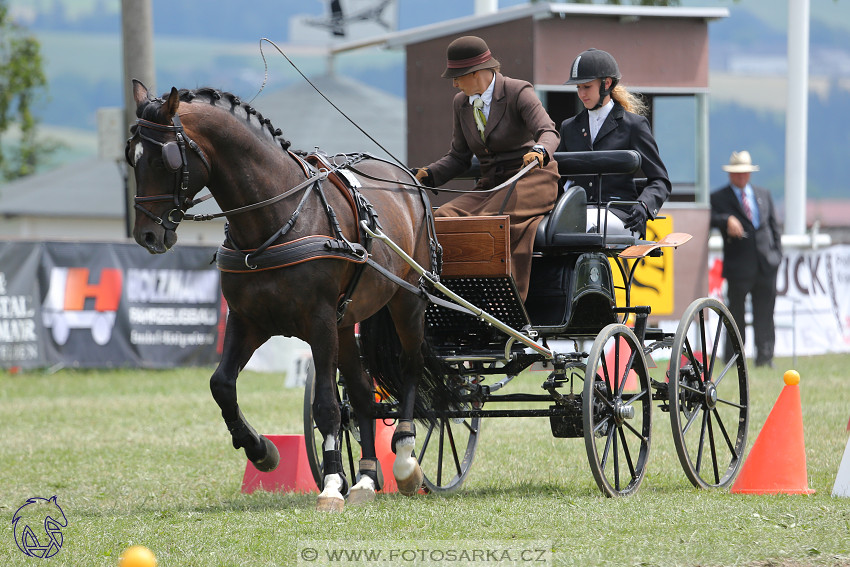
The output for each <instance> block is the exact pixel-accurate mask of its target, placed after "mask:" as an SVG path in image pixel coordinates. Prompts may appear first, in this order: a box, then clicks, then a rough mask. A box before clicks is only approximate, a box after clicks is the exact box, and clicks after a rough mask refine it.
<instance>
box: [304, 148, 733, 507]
mask: <svg viewBox="0 0 850 567" xmlns="http://www.w3.org/2000/svg"><path fill="white" fill-rule="evenodd" d="M555 159H556V160H557V161H558V165H559V170H560V172H561V174H562V175H592V176H595V177H596V182H595V183H594V186H595V187H596V188H597V195H598V193H599V192H601V186H602V184H603V183H604V178H605V176H606V175H609V174H623V173H630V174H631V173H635V172H636V171H638V170H639V167H640V155H639V154H638V153H637V152H635V151H632V150H617V151H602V152H574V153H558V154H556V155H555ZM471 171H472V173H471V174H470V175H474V171H475V168H474V167H473V170H471ZM636 182H637V183H640V182H641V180H639V179H638V180H636ZM621 204H622V203H621ZM588 206H593V207H596V208H597V210H598V211H600V212H601V211H602V210H603V209H604V208H605V207H606V205H602V206H601V207H600V206H599V203H598V197H597V198H596V199H593V198H591V199H590V202H588V198H587V194H586V191H585V190H584V188H582V187H578V186H571V187H569V188H568V189H567V190H566V191H564V192H563V194H562V195H561V196H560V198H559V199H558V201H557V203H556V205H555V207H554V208H553V210H552V211H551V212H550V213H549V214H547V215H546V216H545V217H544V219H543V221H542V222H541V223H540V225H539V227H538V229H537V234H536V238H535V244H534V257H533V261H532V273H531V283H530V289H529V293H528V299H527V301H526V302H524V303H523V301H522V300H521V299H520V298H519V296H518V294H517V291H516V287H515V286H514V284H513V280H512V277H511V275H510V268H509V263H510V247H509V245H508V239H509V232H508V227H507V225H508V222H509V219H508V217H507V216H494V217H461V218H439V219H436V221H437V223H436V229H437V230H436V232H437V235H438V237H439V241H440V243H441V245H442V248H443V254H444V258H443V267H442V273H441V275H440V278H439V281H440V283H441V284H442V285H441V286H439V287H440V289H441V291H442V292H443V293H441V294H440V296H441V297H443V298H445V299H448V300H449V301H452V302H453V303H454V305H446V304H445V303H443V304H437V303H432V304H431V305H430V306H429V307H428V311H427V313H426V327H427V330H426V336H427V340H428V343H429V345H430V346H431V347H432V348H433V349H434V350H435V352H436V354H437V357H438V358H439V359H440V360H441V361H443V362H444V363H445V364H444V366H443V368H444V369H445V371H446V372H447V374H448V375H447V376H446V380H445V382H446V383H447V384H450V385H451V387H453V388H456V389H457V396H456V398H457V400H458V402H457V403H456V405H454V406H453V407H448V408H443V409H442V410H438V409H434V408H429V409H428V410H427V411H424V412H421V413H420V414H417V415H415V417H416V418H417V419H419V420H421V421H422V422H423V423H425V425H426V433H425V435H424V437H423V438H422V439H421V441H419V442H418V443H417V448H416V451H417V453H416V455H417V459H418V461H419V463H420V465H421V466H422V467H423V471H424V473H425V478H424V485H423V486H424V490H425V491H428V492H433V493H451V492H453V491H456V490H457V489H458V488H459V487H460V486H461V485H462V484H463V482H464V480H465V479H466V477H467V475H468V473H469V471H470V469H471V467H472V463H473V460H474V457H475V453H476V450H477V446H478V441H479V436H480V434H481V426H482V421H483V420H485V419H487V420H488V421H489V419H490V418H496V417H543V418H548V419H549V423H550V426H551V432H552V435H553V436H554V437H557V438H583V439H584V443H585V449H586V451H587V457H588V461H589V463H590V468H591V471H592V473H593V477H594V479H595V481H596V484H597V485H598V487H599V489H600V490H601V491H602V493H603V494H605V495H606V496H624V495H629V494H632V493H634V492H636V491H637V490H638V488H639V486H640V484H641V482H642V480H643V478H644V475H645V472H646V467H647V462H648V456H649V450H650V445H651V443H650V440H651V436H652V430H651V426H652V406H653V405H654V404H657V406H658V409H659V410H660V411H661V412H662V413H668V414H669V418H670V425H671V430H672V435H673V440H674V444H675V448H676V453H677V455H678V458H679V461H680V463H681V465H682V468H683V469H684V472H685V475H686V476H687V478H688V479H689V480H690V481H691V482H692V483H693V485H694V486H696V487H698V488H704V489H707V488H717V487H723V486H727V485H729V484H730V483H731V482H732V481H733V480H734V478H735V476H736V474H737V472H738V469H739V468H740V466H741V464H742V462H743V453H744V449H745V447H746V437H747V425H748V415H749V401H748V379H747V368H746V361H745V357H744V354H743V352H742V341H741V337H740V334H739V330H738V328H737V326H736V324H735V321H734V320H733V318H732V317H731V315H730V313H729V311H728V309H727V308H726V307H725V306H724V305H723V304H722V303H721V302H719V301H717V300H715V299H711V298H701V299H697V300H695V301H693V302H692V303H691V304H690V305H689V306H688V308H687V309H686V310H685V311H684V314H683V315H682V317H681V320H680V322H679V325H678V327H677V328H676V329H675V331H674V332H665V331H663V330H661V329H660V328H653V327H650V326H648V324H647V322H648V317H649V315H650V312H651V309H650V307H649V306H644V305H631V293H630V292H631V287H632V284H633V281H634V278H635V273H636V270H637V269H638V268H639V266H640V265H641V264H642V261H643V259H644V258H645V257H647V256H660V255H661V254H662V253H663V249H664V248H671V247H672V248H675V247H678V246H679V245H681V244H685V243H686V242H687V241H688V240H689V239H690V236H689V235H687V234H683V233H672V234H668V235H666V236H664V237H663V238H661V239H660V240H658V241H645V240H639V239H638V238H637V237H635V236H633V235H628V236H626V235H613V234H611V235H609V234H607V233H606V230H605V227H604V223H597V226H600V228H599V230H598V231H597V232H592V233H587V232H586V231H585V216H586V215H585V211H586V208H587V207H588ZM607 206H610V204H608V205H607ZM600 216H601V215H600ZM373 236H376V237H381V236H382V235H379V234H374V235H373ZM389 244H390V245H391V244H392V243H391V242H390V243H389ZM613 270H618V271H619V272H618V273H617V272H614V271H613ZM615 282H619V284H620V285H619V286H618V285H616V284H615ZM618 287H620V288H621V289H622V291H623V293H622V294H621V295H623V296H624V297H625V304H624V305H619V306H618V305H617V301H616V297H617V294H616V288H618ZM727 334H728V335H730V336H731V337H732V341H731V344H732V347H733V350H734V352H732V353H722V352H721V347H720V345H722V344H723V342H724V340H723V339H724V337H725V336H726V335H727ZM550 345H552V346H551V347H550ZM570 347H572V348H570ZM585 349H589V350H585ZM653 354H655V355H656V356H658V355H660V358H661V360H662V361H663V362H664V365H663V366H662V367H661V368H659V367H658V365H657V364H656V363H655V360H654V359H653ZM726 361H728V362H726ZM531 367H538V368H541V367H542V368H544V369H548V370H549V372H548V375H546V377H545V379H543V380H542V383H541V384H540V385H539V389H538V390H537V391H536V392H532V393H528V392H526V393H502V392H500V393H496V392H497V391H499V390H502V388H504V387H506V386H507V385H508V383H510V382H511V381H512V380H513V379H514V378H515V377H516V376H517V375H518V374H520V373H521V372H523V371H524V370H527V369H529V368H531ZM651 369H654V370H656V371H657V372H655V374H653V373H652V372H650V370H651ZM313 380H314V375H313V374H311V373H310V374H309V375H308V377H307V384H306V388H305V396H304V425H305V438H306V439H307V448H308V460H309V462H310V467H311V470H312V472H313V475H314V477H315V479H316V482H317V483H318V484H319V485H320V486H321V478H322V459H321V452H320V451H317V449H316V448H317V446H318V445H317V443H320V440H321V439H320V436H319V435H317V433H316V427H315V424H314V422H313V419H312V402H313ZM338 388H339V390H338V393H339V401H340V407H341V409H342V415H343V421H342V425H341V430H340V435H341V437H342V438H343V439H344V440H345V451H346V454H347V459H348V465H349V467H350V472H351V474H352V476H353V475H354V474H355V473H356V469H355V467H354V462H355V458H356V455H357V454H358V451H359V448H358V447H357V446H356V445H355V443H356V440H357V439H358V438H359V432H358V430H357V428H358V426H357V422H356V420H355V419H354V413H353V410H352V408H351V405H350V403H349V401H348V397H347V392H346V387H345V379H344V377H342V376H340V377H339V380H338ZM376 399H377V400H378V404H379V408H380V409H379V410H378V411H377V417H378V419H380V420H383V421H384V423H385V424H391V423H392V422H393V421H394V420H396V419H397V418H399V417H400V414H399V411H398V401H397V400H394V399H392V398H388V397H387V396H386V394H385V393H383V392H382V393H380V394H379V395H378V396H377V398H376ZM509 405H514V406H517V405H521V406H540V407H522V408H514V409H505V406H509ZM491 406H498V409H490V407H491Z"/></svg>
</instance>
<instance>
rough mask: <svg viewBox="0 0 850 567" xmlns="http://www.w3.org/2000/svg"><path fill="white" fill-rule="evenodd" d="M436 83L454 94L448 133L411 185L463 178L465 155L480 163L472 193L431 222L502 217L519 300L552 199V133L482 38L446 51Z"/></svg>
mask: <svg viewBox="0 0 850 567" xmlns="http://www.w3.org/2000/svg"><path fill="white" fill-rule="evenodd" d="M446 58H447V64H446V70H445V71H444V72H443V78H446V79H451V80H452V84H453V86H455V87H456V88H457V89H459V90H460V92H459V93H457V94H456V95H455V97H454V100H453V101H452V110H453V124H454V126H453V130H452V140H451V145H450V147H449V151H448V152H447V153H446V154H445V155H444V156H443V157H442V158H440V159H438V160H437V161H435V162H434V163H432V164H430V165H428V166H427V167H422V168H419V169H417V170H416V178H417V179H419V180H420V181H421V182H422V183H424V184H425V185H429V186H431V187H436V186H440V185H442V184H444V183H446V182H447V181H450V180H451V179H453V178H454V177H457V176H458V175H461V174H463V173H465V172H466V171H467V170H468V169H469V167H470V165H471V163H472V156H473V155H475V156H477V157H478V159H479V161H480V162H481V178H480V179H479V181H478V184H477V185H476V187H475V189H476V191H473V192H470V193H466V194H463V195H461V196H460V197H457V198H455V199H452V200H451V201H449V202H448V203H446V204H445V205H443V206H442V207H440V208H439V209H438V210H437V212H436V213H435V214H436V216H443V217H459V216H479V215H481V216H484V215H501V214H507V215H510V224H511V226H510V236H511V271H512V275H513V277H514V281H515V282H516V284H517V290H518V292H519V295H520V297H521V298H522V299H523V300H525V297H526V295H527V293H528V283H529V277H530V273H531V254H532V249H533V247H534V235H535V232H536V230H537V225H538V224H540V220H541V219H542V218H543V217H542V215H543V214H545V213H546V212H548V211H550V210H552V207H553V206H554V205H555V199H556V198H557V196H558V179H559V175H558V164H557V162H555V160H554V159H551V156H552V155H553V154H554V152H555V148H557V147H558V131H557V129H556V128H555V123H554V122H553V121H552V119H551V118H550V117H549V115H548V114H547V113H546V109H544V108H543V105H542V104H541V103H540V99H538V98H537V95H536V94H535V93H534V87H532V86H531V84H530V83H528V82H527V81H521V80H519V79H512V78H510V77H506V76H504V75H502V74H501V73H500V72H499V69H500V64H499V62H498V61H497V60H496V59H495V58H494V57H493V55H492V54H491V53H490V49H489V48H488V47H487V44H486V43H485V42H484V40H483V39H481V38H479V37H475V36H464V37H460V38H458V39H456V40H454V41H453V42H451V44H449V46H448V49H447V50H446ZM530 163H536V164H537V167H535V168H534V169H532V170H531V171H529V172H528V173H527V174H526V175H525V176H524V177H522V178H520V179H519V181H517V182H516V183H515V184H511V185H509V186H508V187H505V188H503V189H501V190H499V191H496V192H484V191H486V190H489V189H492V188H494V187H496V186H498V185H500V184H502V183H504V182H505V181H506V180H508V179H509V178H510V177H512V176H513V175H514V174H515V173H517V172H518V171H519V170H520V169H522V168H523V167H524V166H526V165H528V164H530Z"/></svg>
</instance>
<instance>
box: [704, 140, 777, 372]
mask: <svg viewBox="0 0 850 567" xmlns="http://www.w3.org/2000/svg"><path fill="white" fill-rule="evenodd" d="M723 170H724V171H727V172H728V173H729V184H728V185H726V186H725V187H721V188H720V189H717V190H716V191H714V192H712V194H711V226H712V227H715V228H718V229H720V233H721V234H722V235H723V277H724V278H726V283H727V291H726V295H727V303H728V306H729V311H730V312H731V313H732V317H734V319H735V322H736V323H737V324H738V328H739V329H740V330H741V335H742V336H745V335H746V332H745V328H744V312H745V311H744V304H745V301H746V297H747V295H748V294H749V295H750V300H751V302H752V306H753V336H754V338H755V350H756V366H765V365H766V366H770V367H773V346H774V342H775V330H774V323H773V308H774V305H775V304H776V273H777V270H778V268H779V262H780V261H781V260H782V235H781V234H780V232H779V226H778V223H777V220H776V209H775V208H774V206H773V199H772V198H771V196H770V191H768V190H767V189H764V188H762V187H755V186H753V185H751V184H750V175H751V173H752V172H754V171H758V170H759V167H758V166H757V165H753V162H752V158H751V157H750V154H749V152H746V151H741V152H732V157H731V158H730V159H729V163H728V164H727V165H724V166H723ZM726 352H727V359H728V357H729V356H730V355H731V352H732V350H731V344H730V341H729V340H728V337H727V341H726Z"/></svg>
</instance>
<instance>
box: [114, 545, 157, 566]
mask: <svg viewBox="0 0 850 567" xmlns="http://www.w3.org/2000/svg"><path fill="white" fill-rule="evenodd" d="M156 565H157V564H156V555H154V554H153V551H151V550H150V549H148V548H147V547H145V546H144V545H134V546H131V547H128V548H127V549H125V550H124V552H123V553H122V554H121V557H119V558H118V567H156Z"/></svg>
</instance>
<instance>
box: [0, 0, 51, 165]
mask: <svg viewBox="0 0 850 567" xmlns="http://www.w3.org/2000/svg"><path fill="white" fill-rule="evenodd" d="M46 84H47V79H46V77H45V75H44V70H43V66H42V58H41V45H40V44H39V42H38V40H36V38H35V37H34V36H32V35H31V34H30V33H28V32H27V30H25V29H24V28H23V27H21V26H20V25H18V24H16V23H15V22H13V21H12V20H11V17H10V16H9V11H8V7H7V5H6V0H0V135H2V134H3V133H5V132H6V131H7V130H8V129H9V128H10V127H11V126H12V125H13V124H17V126H18V127H19V128H20V140H19V142H18V144H16V145H15V146H14V147H9V148H7V149H6V150H4V148H3V147H2V145H0V180H9V179H15V178H17V177H23V176H24V175H29V174H31V173H33V172H34V171H35V168H36V166H37V165H38V163H39V162H40V161H41V160H43V159H44V158H45V157H46V155H45V154H46V153H49V151H45V150H46V147H44V146H42V145H41V144H39V142H38V141H37V139H36V130H37V127H38V119H37V118H36V116H35V115H34V114H33V105H34V104H35V102H36V101H37V98H38V96H39V94H41V91H42V90H43V89H44V87H45V86H46Z"/></svg>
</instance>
